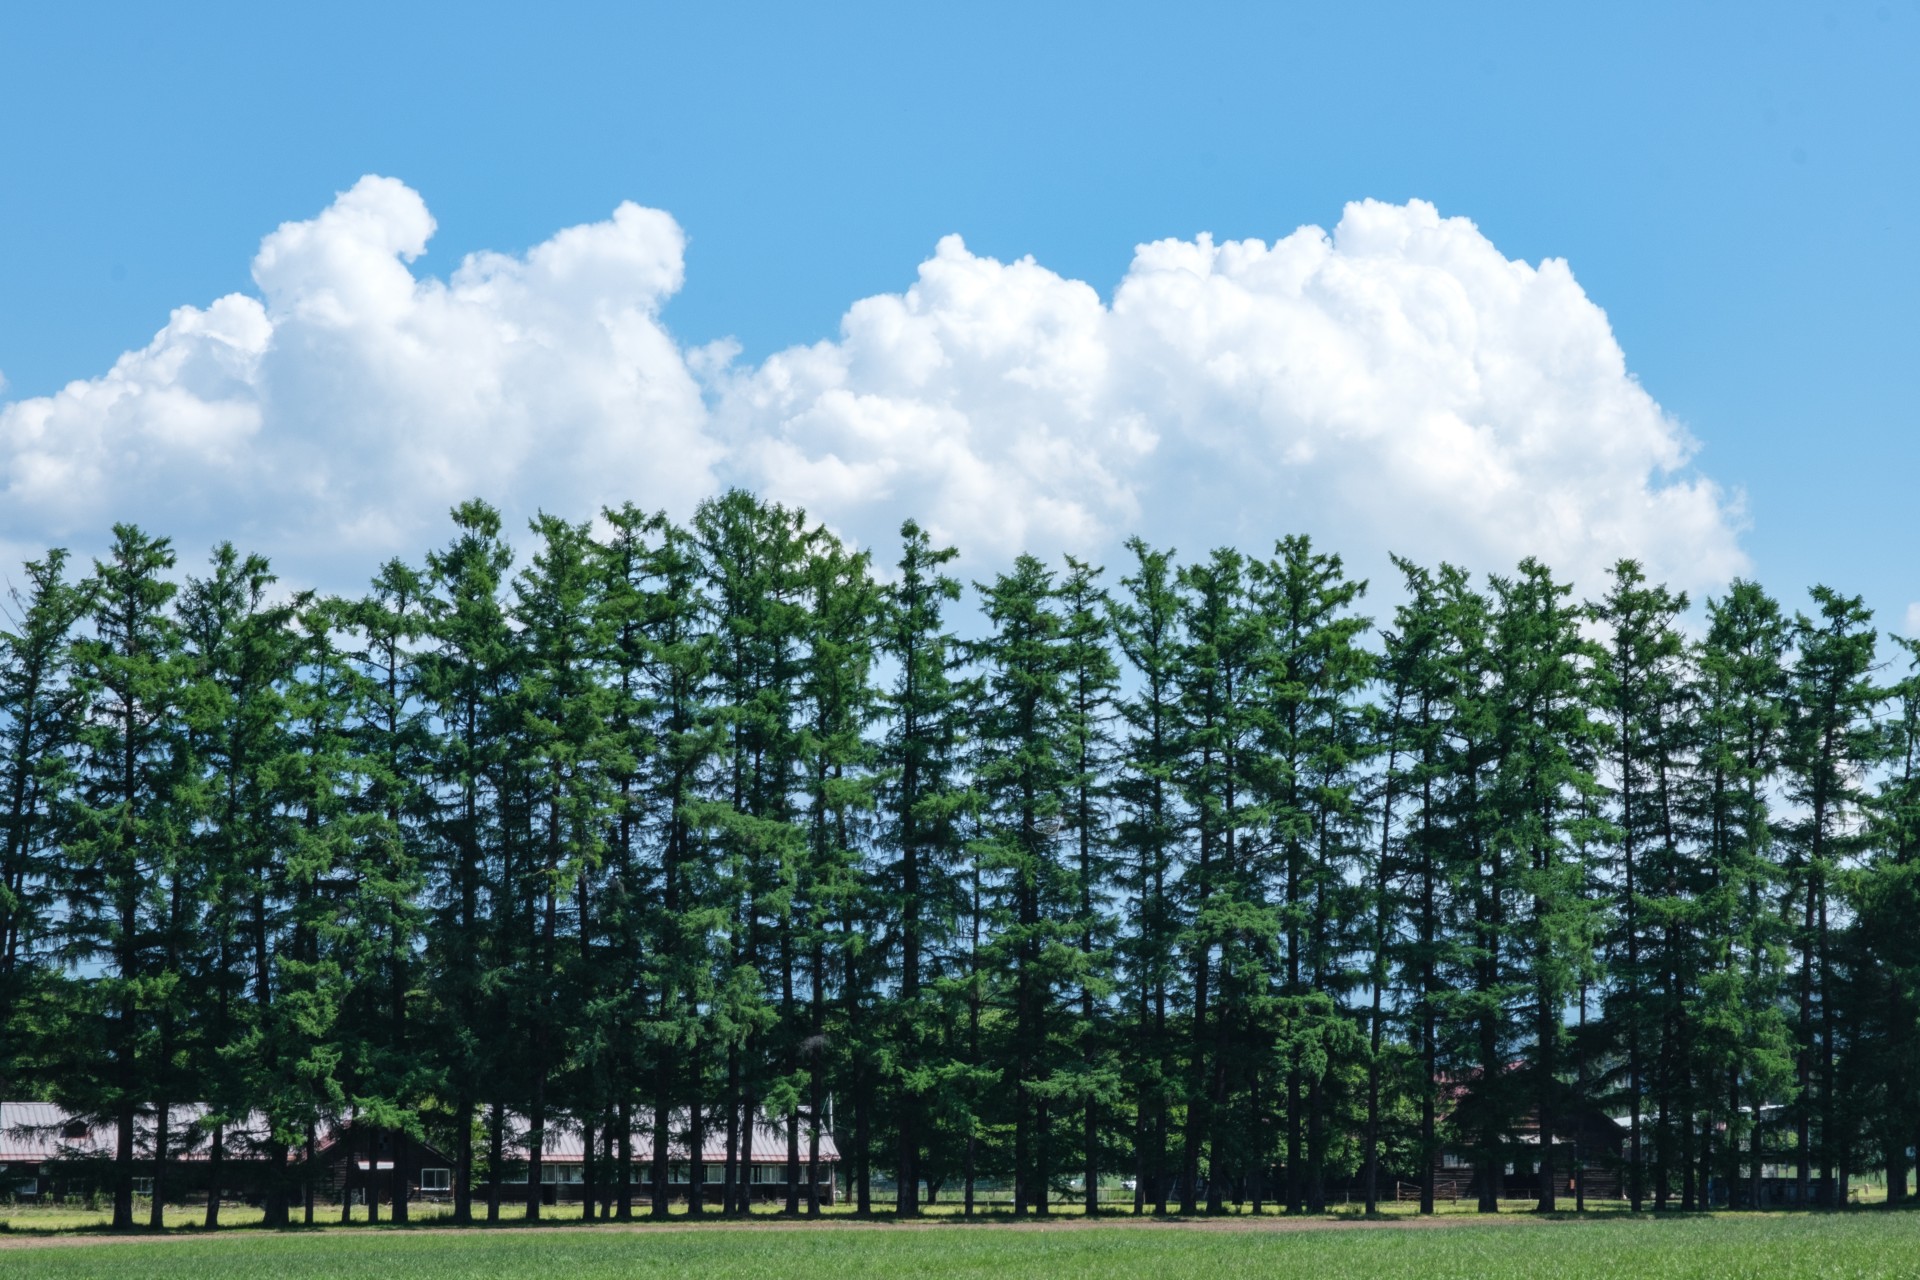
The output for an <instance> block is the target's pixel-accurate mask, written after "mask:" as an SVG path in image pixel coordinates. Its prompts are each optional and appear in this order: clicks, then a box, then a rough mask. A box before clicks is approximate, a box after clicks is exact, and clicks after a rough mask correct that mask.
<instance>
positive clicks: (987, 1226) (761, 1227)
mask: <svg viewBox="0 0 1920 1280" xmlns="http://www.w3.org/2000/svg"><path fill="white" fill-rule="evenodd" d="M1553 1221H1568V1220H1565V1219H1543V1218H1535V1217H1532V1216H1529V1215H1523V1214H1500V1215H1497V1216H1491V1217H1480V1216H1478V1215H1468V1214H1446V1215H1444V1216H1435V1217H1430V1218H1422V1217H1419V1216H1416V1215H1412V1214H1409V1215H1407V1216H1405V1217H1397V1216H1396V1217H1390V1218H1348V1217H1315V1218H1284V1217H1271V1218H1269V1217H1264V1216H1263V1217H1259V1218H1251V1217H1227V1218H1134V1217H1124V1218H1121V1217H1115V1218H1101V1219H1099V1220H1097V1221H1092V1222H1089V1221H1088V1220H1087V1219H1085V1218H1052V1219H1049V1220H1047V1221H1045V1222H1035V1221H1031V1220H1029V1221H1024V1222H1007V1221H995V1220H987V1221H975V1222H968V1221H966V1220H964V1219H961V1218H946V1217H938V1218H920V1219H917V1220H914V1221H909V1222H891V1221H885V1220H880V1221H875V1220H873V1219H861V1218H828V1219H825V1220H822V1221H818V1222H811V1221H799V1222H793V1221H787V1220H780V1219H773V1220H760V1221H746V1222H741V1221H717V1222H687V1221H684V1220H681V1221H675V1222H664V1223H652V1222H631V1223H611V1222H607V1223H599V1222H596V1223H592V1224H586V1223H572V1222H567V1223H553V1224H550V1225H536V1226H524V1225H515V1226H499V1227H484V1226H478V1225H476V1226H471V1227H454V1226H431V1227H428V1226H419V1227H412V1226H409V1227H393V1226H378V1227H371V1228H370V1227H367V1226H366V1225H364V1224H362V1225H359V1226H351V1227H339V1226H333V1227H311V1228H308V1227H297V1228H293V1229H292V1230H290V1231H287V1232H273V1233H271V1234H275V1235H279V1234H290V1235H326V1236H334V1237H338V1238H341V1239H365V1238H368V1237H370V1236H394V1235H407V1236H414V1235H474V1234H478V1233H485V1232H512V1233H515V1234H518V1233H521V1232H534V1231H590V1232H593V1233H594V1234H596V1235H652V1234H657V1233H660V1232H671V1233H674V1234H682V1233H687V1232H695V1231H964V1230H973V1231H1012V1232H1031V1231H1110V1230H1125V1231H1224V1232H1275V1233H1280V1232H1292V1231H1435V1230H1441V1231H1444V1230H1447V1229H1450V1228H1454V1227H1471V1226H1542V1225H1546V1224H1548V1223H1550V1222H1553ZM261 1234H263V1233H262V1231H261V1229H260V1228H256V1227H230V1228H228V1229H226V1230H223V1231H218V1232H214V1233H212V1234H208V1233H205V1232H200V1231H195V1230H192V1229H186V1230H176V1231H168V1232H164V1233H162V1234H159V1235H149V1234H145V1233H143V1232H131V1233H128V1234H125V1235H121V1234H113V1233H108V1232H71V1233H60V1234H54V1233H49V1234H46V1235H28V1234H4V1235H0V1249H45V1248H61V1247H65V1246H69V1245H108V1244H156V1243H168V1242H172V1241H179V1240H202V1241H205V1240H236V1241H244V1240H250V1239H258V1238H259V1237H260V1236H261Z"/></svg>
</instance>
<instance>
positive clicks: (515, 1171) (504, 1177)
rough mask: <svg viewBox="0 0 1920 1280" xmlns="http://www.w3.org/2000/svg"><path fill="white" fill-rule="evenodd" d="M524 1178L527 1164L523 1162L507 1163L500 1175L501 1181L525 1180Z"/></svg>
mask: <svg viewBox="0 0 1920 1280" xmlns="http://www.w3.org/2000/svg"><path fill="white" fill-rule="evenodd" d="M526 1180H527V1166H525V1165H523V1164H522V1165H508V1166H507V1168H506V1170H505V1171H504V1172H503V1173H501V1175H500V1181H501V1182H503V1183H506V1182H525V1181H526Z"/></svg>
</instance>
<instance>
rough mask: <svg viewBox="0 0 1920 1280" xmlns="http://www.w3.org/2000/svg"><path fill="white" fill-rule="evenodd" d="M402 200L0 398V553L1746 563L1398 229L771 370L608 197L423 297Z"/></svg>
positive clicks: (1573, 292)
mask: <svg viewBox="0 0 1920 1280" xmlns="http://www.w3.org/2000/svg"><path fill="white" fill-rule="evenodd" d="M433 228H434V224H433V219H432V216H431V215H430V214H429V212H428V211H427V208H426V205H425V203H424V202H423V201H422V200H421V199H420V197H419V196H418V195H417V194H416V193H415V192H413V191H412V190H411V189H409V188H407V187H406V186H405V185H403V184H402V183H400V182H397V181H395V180H393V179H389V178H374V177H369V178H365V179H362V180H361V181H360V182H359V183H357V184H356V185H355V186H354V187H353V188H352V189H351V190H349V191H347V192H344V193H343V194H341V195H340V196H339V197H338V199H336V201H335V202H334V203H333V205H332V206H330V207H329V208H328V209H327V210H325V211H324V212H322V213H321V214H320V215H319V216H318V217H316V218H313V219H311V220H309V221H304V222H290V223H287V224H285V225H283V226H282V227H280V228H279V229H278V230H276V231H274V232H273V233H272V234H270V235H268V236H267V237H266V239H265V240H264V241H263V242H262V243H261V246H260V250H259V252H258V254H257V255H256V256H255V258H254V263H253V278H254V282H255V284H256V285H257V287H258V293H257V295H247V294H236V295H232V296H229V297H226V298H222V299H219V300H217V301H215V302H213V303H212V304H210V305H208V306H206V307H204V308H199V307H191V306H187V307H182V308H180V309H179V310H177V311H176V312H174V314H173V316H172V317H171V319H170V320H169V321H168V323H167V325H166V327H165V328H164V329H162V330H161V331H160V333H159V334H158V335H156V337H155V338H154V340H153V341H152V342H151V343H150V344H149V345H148V346H147V347H146V348H144V349H142V350H140V351H134V352H128V353H127V354H125V355H123V356H121V357H120V359H119V360H118V361H117V362H116V363H115V364H114V366H113V367H112V368H111V369H110V370H108V371H107V372H105V373H103V374H101V375H100V376H99V377H96V378H92V379H87V380H83V381H78V382H75V383H72V384H71V385H69V386H67V387H66V388H64V389H63V390H61V391H59V392H58V393H56V394H54V395H51V396H45V397H35V398H31V399H23V400H17V401H14V402H12V403H7V404H4V405H0V495H3V497H4V506H3V507H0V542H4V543H6V544H8V545H9V547H10V548H23V547H31V546H34V545H44V544H46V543H48V542H67V543H71V544H73V545H76V546H81V547H86V546H93V545H97V544H98V542H99V539H100V534H101V531H102V530H104V528H105V526H106V525H107V524H108V523H109V522H111V521H113V520H116V519H137V520H140V521H143V522H145V523H148V524H150V525H152V526H154V527H156V528H159V529H164V530H167V531H170V532H173V533H175V534H176V537H177V539H178V541H179V542H180V543H181V545H182V547H183V550H188V551H190V552H191V551H193V550H194V549H195V548H197V547H199V546H204V545H206V544H208V543H211V542H212V541H213V540H215V539H217V538H219V537H225V536H231V537H234V538H235V539H236V540H237V541H241V542H243V543H246V544H247V545H250V546H257V547H260V548H262V549H264V550H267V551H269V552H272V553H274V554H276V555H277V556H278V557H279V558H280V559H281V560H282V561H283V562H287V563H290V564H291V565H292V566H293V570H294V572H295V573H296V574H297V575H298V576H301V577H304V578H307V579H309V580H319V581H326V582H330V583H332V584H335V585H348V584H350V583H352V582H353V581H357V580H358V579H360V578H361V577H362V576H363V575H364V574H365V572H366V571H367V570H369V569H370V568H371V567H372V563H373V561H374V560H375V559H376V558H377V557H379V556H381V555H385V554H392V553H399V554H405V555H409V556H417V555H418V554H419V552H420V551H421V550H422V549H423V548H424V547H426V546H427V545H430V544H431V543H433V542H436V541H438V540H439V537H440V529H441V522H442V519H443V517H444V513H445V510H446V508H447V507H448V506H449V505H451V504H452V503H453V502H455V501H458V500H460V499H461V498H464V497H467V496H471V495H475V494H478V495H480V496H483V497H487V498H489V499H491V500H493V501H495V502H497V503H499V504H500V505H502V506H503V507H504V508H506V509H507V511H508V512H509V514H510V515H512V516H514V517H516V518H518V517H522V516H525V515H527V514H530V513H531V512H532V511H533V510H534V509H535V508H538V507H545V508H547V509H549V510H555V511H561V512H566V513H569V514H573V515H577V516H580V517H584V516H586V515H587V514H590V513H591V512H592V511H593V510H594V509H595V508H596V507H597V506H598V505H599V504H601V503H604V502H617V501H621V500H625V499H628V498H631V499H633V500H635V501H638V502H640V503H642V504H643V505H648V506H665V507H667V508H668V509H670V510H672V511H674V512H676V513H677V514H682V515H684V514H685V513H686V512H687V511H688V509H689V508H690V507H691V505H692V503H693V502H694V501H696V500H697V499H698V498H699V497H701V496H703V495H705V494H707V493H711V492H713V491H715V490H716V489H717V488H718V487H719V486H721V485H723V484H728V483H739V484H745V485H748V486H750V487H753V488H756V489H759V490H761V491H763V492H766V493H768V494H770V495H772V496H775V497H778V498H781V499H783V500H789V501H793V502H797V503H800V504H802V505H804V506H806V507H807V508H808V509H809V510H810V511H811V512H813V513H814V514H815V515H817V516H819V517H821V518H823V519H825V520H827V521H828V522H829V523H830V524H832V525H834V526H835V527H837V528H839V529H841V530H843V531H845V532H846V533H848V534H849V535H851V536H853V537H855V538H856V539H858V540H860V541H862V542H864V543H868V544H877V545H879V546H881V547H882V548H883V550H884V549H886V548H888V547H889V546H890V544H891V541H892V536H893V531H894V529H895V528H896V527H897V526H898V524H899V521H900V520H901V519H902V518H904V517H906V516H908V515H913V516H917V517H919V518H920V519H922V520H923V521H924V522H926V523H928V524H929V525H930V526H932V527H933V528H934V529H936V530H937V531H938V532H939V533H940V534H941V536H943V537H946V538H949V539H952V540H953V541H955V542H957V543H959V544H960V545H961V546H962V548H963V550H964V551H966V552H967V553H968V558H969V560H970V561H971V562H972V563H973V564H975V565H977V566H983V567H984V566H986V565H990V564H992V563H994V562H996V561H999V560H1002V559H1004V558H1005V557H1006V556H1008V555H1010V554H1011V553H1012V552H1014V551H1016V550H1020V549H1031V550H1034V551H1037V552H1040V553H1043V554H1047V555H1052V554H1055V553H1057V552H1059V551H1062V550H1070V551H1075V552H1079V553H1082V554H1088V555H1094V556H1102V557H1106V558H1108V559H1109V560H1110V561H1111V560H1112V559H1113V557H1114V556H1115V555H1116V554H1117V546H1118V543H1119V542H1120V540H1121V539H1123V538H1124V537H1125V536H1126V535H1128V534H1130V533H1133V532H1139V533H1141V534H1143V535H1145V536H1146V537H1148V538H1149V539H1150V540H1153V541H1156V542H1160V543H1163V544H1166V543H1171V544H1176V545H1178V546H1179V547H1180V548H1181V549H1182V550H1183V551H1184V552H1186V553H1189V554H1197V553H1199V552H1201V551H1203V550H1204V549H1205V548H1206V547H1207V546H1209V545H1212V544H1215V543H1218V542H1233V543H1236V544H1238V545H1240V546H1242V547H1243V548H1245V549H1247V550H1249V551H1254V552H1262V551H1265V550H1266V549H1268V548H1269V547H1270V545H1271V542H1272V540H1273V539H1274V538H1275V537H1277V536H1278V535H1280V534H1282V533H1289V532H1308V533H1311V534H1313V535H1314V536H1315V537H1316V539H1318V540H1319V541H1321V542H1322V543H1323V544H1326V545H1329V546H1332V547H1334V548H1337V549H1341V550H1345V551H1347V552H1349V553H1350V555H1351V556H1352V558H1353V559H1354V560H1355V561H1356V562H1357V563H1358V564H1359V565H1361V566H1363V567H1366V568H1373V569H1377V568H1378V567H1379V566H1380V565H1381V564H1382V563H1383V560H1384V554H1385V552H1386V551H1388V550H1393V551H1399V552H1402V553H1405V554H1409V555H1412V556H1414V557H1416V558H1419V559H1423V560H1434V559H1438V558H1441V557H1447V558H1451V559H1455V560H1459V561H1462V562H1464V563H1467V564H1470V565H1472V566H1474V567H1476V568H1481V569H1499V568H1505V567H1508V566H1510V565H1511V564H1512V563H1513V562H1514V561H1516V560H1517V559H1518V558H1519V557H1521V556H1523V555H1526V554H1538V555H1540V556H1542V557H1544V558H1546V559H1547V560H1548V561H1549V562H1550V563H1553V564H1554V565H1555V566H1556V567H1558V568H1559V569H1560V570H1561V571H1562V572H1563V573H1565V574H1568V575H1571V576H1573V577H1575V578H1576V579H1577V580H1579V581H1580V582H1582V584H1583V585H1585V584H1594V583H1597V581H1598V578H1599V575H1600V573H1601V570H1602V568H1603V566H1604V565H1606V564H1607V563H1608V562H1610V561H1611V560H1612V559H1614V558H1616V557H1618V556H1622V555H1635V556H1639V557H1641V558H1643V559H1645V560H1646V561H1647V562H1648V563H1649V566H1650V568H1651V570H1652V571H1653V572H1654V573H1656V574H1658V575H1661V576H1665V577H1667V578H1669V579H1671V580H1672V581H1673V582H1674V583H1675V584H1676V585H1681V586H1688V587H1694V588H1701V587H1712V586H1716V585H1718V584H1720V583H1723V582H1724V581H1725V580H1726V579H1727V578H1728V577H1730V576H1732V575H1733V574H1735V573H1737V572H1740V571H1741V570H1742V569H1744V567H1745V563H1746V562H1745V558H1744V556H1743V555H1742V553H1741V550H1740V548H1739V544H1738V538H1737V528H1738V524H1739V512H1738V507H1737V502H1735V501H1734V500H1733V499H1731V498H1729V496H1728V495H1726V494H1724V493H1722V492H1721V491H1720V490H1719V489H1718V488H1717V487H1716V486H1715V485H1714V484H1713V483H1712V482H1711V481H1710V480H1709V479H1707V478H1706V477H1704V476H1702V475H1700V474H1698V473H1697V472H1695V471H1694V470H1693V469H1692V466H1691V460H1692V455H1693V451H1694V447H1693V445H1692V443H1691V441H1690V439H1689V437H1688V435H1687V434H1686V432H1685V431H1684V430H1683V428H1682V427H1681V426H1680V425H1679V424H1678V423H1676V422H1675V421H1674V420H1673V419H1672V418H1671V417H1670V416H1669V415H1667V414H1666V413H1665V412H1663V411H1662V410H1661V408H1660V406H1659V405H1658V404H1657V403H1655V402H1654V400H1653V399H1652V398H1651V397H1650V396H1649V395H1648V394H1647V393H1646V391H1645V390H1644V389H1643V388H1642V387H1641V386H1640V385H1639V383H1638V382H1636V381H1635V380H1634V378H1633V377H1632V375H1631V374H1630V373H1629V372H1628V370H1627V364H1626V359H1625V356H1624V354H1623V353H1622V351H1621V349H1620V347H1619V344H1618V343H1617V342H1616V341H1615V339H1614V337H1613V334H1612V331H1611V328H1610V327H1609V325H1608V323H1607V318H1606V315H1605V313H1604V312H1603V311H1602V310H1601V309H1600V307H1598V306H1597V305H1596V304H1595V303H1594V302H1593V301H1592V300H1591V299H1589V298H1588V297H1587V296H1586V294H1585V293H1584V292H1583V291H1582V290H1581V288H1580V286H1579V284H1578V283H1577V281H1576V280H1575V279H1574V276H1573V273H1572V271H1571V270H1570V269H1569V268H1568V266H1567V265H1566V264H1565V263H1564V262H1560V261H1557V260H1548V261H1546V262H1543V263H1540V264H1538V265H1530V264H1527V263H1523V262H1516V261H1512V260H1509V259H1508V258H1506V257H1505V255H1503V254H1502V253H1501V252H1500V251H1499V249H1498V248H1496V247H1495V246H1494V245H1493V244H1492V243H1490V242H1489V241H1488V240H1487V239H1486V237H1485V236H1483V235H1482V234H1481V233H1480V232H1479V230H1478V229H1477V228H1476V227H1475V226H1474V225H1473V224H1472V223H1471V222H1468V221H1466V220H1465V219H1461V218H1443V217H1441V216H1440V214H1439V213H1438V212H1437V211H1436V210H1435V209H1434V208H1433V207H1432V206H1431V205H1428V204H1425V203H1422V202H1419V201H1414V202H1411V203H1409V204H1406V205H1387V204H1380V203H1376V202H1372V201H1367V202H1362V203H1357V204H1353V205H1349V206H1348V207H1347V209H1346V210H1345V212H1344V215H1343V216H1342V218H1341V220H1340V221H1339V223H1338V224H1337V225H1336V226H1335V227H1334V229H1333V231H1332V232H1331V233H1328V232H1325V231H1322V230H1321V229H1319V228H1316V227H1306V228H1302V229H1300V230H1298V231H1295V232H1293V233H1292V234H1290V235H1288V236H1286V237H1284V238H1282V239H1280V240H1278V241H1276V242H1274V243H1271V244H1269V243H1264V242H1262V241H1258V240H1247V241H1233V242H1227V243H1215V242H1214V241H1213V240H1212V239H1210V238H1209V237H1207V236H1204V235H1203V236H1200V237H1198V238H1196V239H1194V240H1190V241H1186V240H1167V241H1160V242H1157V243H1154V244H1148V245H1142V246H1141V247H1140V248H1139V249H1138V250H1137V251H1136V253H1135V256H1134V259H1133V262H1132V264H1131V266H1130V267H1129V268H1128V270H1127V272H1126V274H1125V276H1124V277H1123V278H1122V280H1121V281H1120V283H1119V285H1118V286H1117V287H1116V288H1115V289H1114V290H1113V291H1112V293H1111V296H1110V297H1109V298H1102V296H1101V295H1100V293H1099V292H1098V291H1096V290H1095V289H1094V288H1093V287H1092V286H1090V285H1088V284H1086V283H1084V282H1081V281H1077V280H1070V279H1066V278H1064V277H1062V276H1060V275H1058V274H1056V273H1054V272H1052V271H1049V270H1047V269H1046V268H1045V267H1044V266H1041V265H1040V264H1038V263H1036V262H1034V261H1032V260H1031V259H1022V260H1020V261H1017V262H1010V263H1008V262H999V261H995V260H993V259H991V258H985V257H981V256H978V255H976V254H974V253H972V252H970V251H969V250H968V249H967V248H966V246H965V245H964V243H963V242H962V241H961V240H960V239H959V238H958V237H948V238H947V239H945V240H942V241H941V242H940V244H939V245H938V247H937V248H936V250H935V252H934V254H933V256H932V257H931V258H929V259H928V260H927V261H926V262H924V263H922V264H921V266H920V269H919V273H918V277H917V279H915V280H914V281H913V283H912V284H911V285H910V286H909V287H908V288H907V289H906V290H905V291H904V292H903V293H899V294H885V295H881V296H877V297H871V298H866V299H862V300H860V301H857V302H855V303H853V304H852V306H851V307H849V309H848V310H847V312H846V314H845V316H844V318H843V319H842V322H841V325H840V332H839V334H838V335H837V336H836V337H834V338H832V339H828V340H823V341H821V342H818V343H815V344H813V345H811V346H803V347H795V348H792V349H789V350H787V351H783V352H780V353H778V354H775V355H773V356H771V357H770V358H768V359H766V360H765V361H763V362H760V363H757V364H752V363H740V362H738V361H737V360H736V359H730V358H729V357H730V355H731V349H730V348H729V347H726V346H724V345H716V346H713V347H709V348H703V349H699V350H688V349H686V348H684V347H682V346H681V345H679V344H677V343H676V341H675V340H674V338H673V337H672V335H671V334H670V333H669V332H668V331H667V329H666V328H665V326H664V325H663V323H662V321H661V316H660V312H661V309H662V307H663V306H664V305H665V304H666V302H667V301H668V299H669V298H670V297H671V296H672V295H673V294H674V293H675V292H676V291H678V289H679V288H680V287H681V285H682V283H683V254H684V249H685V237H684V235H683V233H682V231H681V229H680V228H679V226H678V225H677V224H676V223H675V222H674V220H673V219H672V218H671V217H670V216H669V215H667V214H665V213H662V212H659V211H656V210H648V209H642V208H640V207H638V206H635V205H631V204H627V205H622V206H621V207H620V208H619V209H618V210H616V211H615V212H614V214H613V216H612V218H611V219H610V220H608V221H606V222H600V223H594V224H591V225H587V226H580V227H572V228H568V229H566V230H564V231H561V232H560V233H559V234H557V235H555V236H554V237H553V238H551V239H550V240H548V241H546V242H545V243H543V244H540V245H538V246H536V247H535V248H533V249H532V250H530V251H529V252H527V253H526V254H524V255H519V256H511V255H503V254H477V255H474V256H471V257H469V258H468V259H466V260H465V261H464V262H463V263H461V264H460V266H459V267H458V269H457V270H455V271H454V272H453V273H452V274H451V275H450V276H449V277H448V278H447V279H446V280H444V281H443V280H439V279H435V278H432V277H427V276H422V275H420V274H418V273H417V272H416V271H415V270H414V268H413V267H412V265H411V264H412V262H413V261H414V259H416V258H417V257H418V256H419V255H420V254H421V253H422V252H423V251H424V249H425V247H426V244H427V241H428V239H429V237H430V236H431V235H432V233H433Z"/></svg>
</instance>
